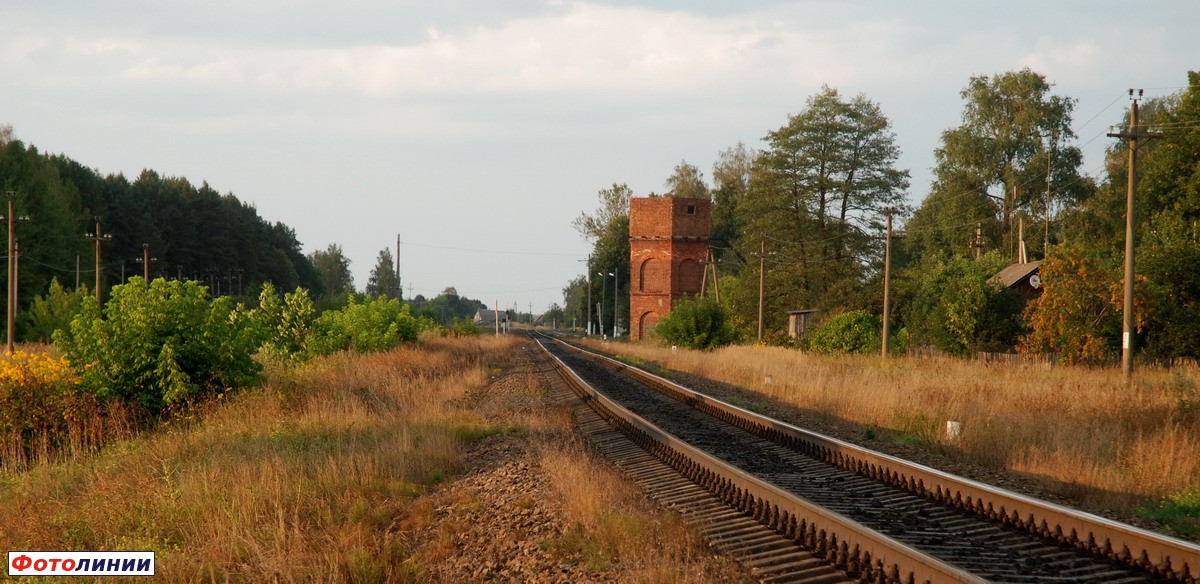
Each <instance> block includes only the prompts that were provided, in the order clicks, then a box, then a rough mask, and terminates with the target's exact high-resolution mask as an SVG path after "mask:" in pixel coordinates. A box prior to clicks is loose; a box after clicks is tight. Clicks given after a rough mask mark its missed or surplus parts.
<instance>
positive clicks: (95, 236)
mask: <svg viewBox="0 0 1200 584" xmlns="http://www.w3.org/2000/svg"><path fill="white" fill-rule="evenodd" d="M83 237H84V239H91V240H93V241H95V242H96V302H100V301H101V295H100V282H101V279H102V278H103V274H104V270H103V267H102V266H101V264H100V244H101V243H104V242H105V241H112V236H111V235H105V234H104V233H101V231H100V218H99V217H96V232H95V233H89V234H87V235H84V236H83Z"/></svg>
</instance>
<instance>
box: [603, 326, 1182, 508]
mask: <svg viewBox="0 0 1200 584" xmlns="http://www.w3.org/2000/svg"><path fill="white" fill-rule="evenodd" d="M597 346H600V345H597ZM601 348H604V349H607V350H609V351H615V352H618V353H620V354H621V355H625V356H631V357H636V358H640V359H644V360H646V361H652V362H657V363H659V364H660V365H662V366H664V367H667V368H669V369H675V370H679V371H684V372H687V373H691V374H694V375H698V376H702V377H707V378H710V379H714V380H718V381H723V382H726V383H730V384H734V385H738V386H741V387H744V388H747V389H749V390H751V391H754V392H758V393H761V394H763V395H766V396H768V397H770V398H773V399H775V400H779V401H781V402H785V403H788V404H792V405H795V406H797V407H800V408H803V409H808V410H812V411H815V412H818V413H820V414H824V415H827V416H829V417H831V418H840V419H843V420H848V421H851V422H855V423H858V424H861V425H862V426H863V427H864V428H879V429H884V430H889V431H890V434H891V435H893V436H897V437H899V439H901V440H903V441H905V442H909V443H912V444H916V445H923V446H929V447H935V448H938V449H940V450H943V451H946V452H948V453H951V454H953V455H957V456H960V457H961V458H963V459H965V460H968V461H971V462H974V463H979V464H983V465H986V466H990V467H994V468H1005V469H1009V470H1012V471H1017V472H1021V473H1027V474H1029V475H1033V476H1036V477H1039V478H1041V479H1043V480H1044V481H1045V483H1046V484H1047V486H1048V488H1050V489H1052V490H1055V491H1057V492H1059V493H1061V494H1063V495H1068V496H1072V497H1076V498H1081V499H1083V500H1085V501H1088V502H1090V503H1092V504H1095V505H1097V506H1100V507H1104V508H1111V509H1115V510H1118V511H1122V512H1131V511H1134V510H1136V509H1137V508H1138V507H1140V506H1143V505H1147V504H1152V503H1153V502H1154V501H1155V500H1158V499H1160V498H1162V497H1167V496H1172V495H1176V494H1179V493H1187V492H1189V491H1192V492H1195V491H1200V389H1198V388H1200V371H1197V370H1196V369H1194V368H1192V369H1176V370H1167V369H1161V368H1143V369H1141V370H1139V371H1138V372H1137V373H1136V376H1135V381H1134V382H1133V383H1132V384H1131V385H1130V386H1128V387H1127V386H1126V385H1125V384H1124V383H1123V382H1122V380H1121V376H1120V373H1119V372H1117V371H1114V370H1112V369H1088V368H1077V367H1056V368H1053V369H1046V368H1030V367H1014V366H1006V365H994V364H985V363H980V362H973V361H961V360H956V359H950V358H929V359H909V358H893V359H890V360H886V361H885V360H882V359H880V358H877V357H869V356H855V355H840V356H825V355H812V354H807V353H802V352H799V351H794V350H790V349H784V348H776V347H741V346H736V347H726V348H722V349H720V350H717V351H714V352H695V351H687V350H683V349H679V350H678V351H672V350H670V349H667V348H664V347H660V346H654V345H650V344H645V343H643V344H620V345H618V344H607V345H602V346H601ZM948 420H953V421H957V422H960V423H961V435H960V436H959V437H958V438H957V439H956V440H953V441H951V440H949V439H948V438H947V437H946V436H945V434H944V432H943V430H942V429H943V428H944V427H945V422H946V421H948Z"/></svg>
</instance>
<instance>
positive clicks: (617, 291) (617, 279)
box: [612, 267, 621, 339]
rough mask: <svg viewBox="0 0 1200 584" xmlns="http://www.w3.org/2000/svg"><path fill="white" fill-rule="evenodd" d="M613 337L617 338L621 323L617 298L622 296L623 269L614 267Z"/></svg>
mask: <svg viewBox="0 0 1200 584" xmlns="http://www.w3.org/2000/svg"><path fill="white" fill-rule="evenodd" d="M612 273H613V338H614V339H615V338H617V328H618V326H619V325H620V323H621V311H620V310H618V309H617V299H618V298H620V297H621V270H620V267H616V268H613V272H612Z"/></svg>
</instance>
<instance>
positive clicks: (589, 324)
mask: <svg viewBox="0 0 1200 584" xmlns="http://www.w3.org/2000/svg"><path fill="white" fill-rule="evenodd" d="M587 271H588V301H587V309H588V319H587V336H591V335H592V265H591V262H588V267H587Z"/></svg>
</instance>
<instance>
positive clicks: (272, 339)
mask: <svg viewBox="0 0 1200 584" xmlns="http://www.w3.org/2000/svg"><path fill="white" fill-rule="evenodd" d="M251 318H253V319H254V321H255V322H256V323H257V326H258V328H259V329H260V331H261V332H262V334H263V340H262V351H263V353H265V354H267V355H270V356H272V357H279V358H284V359H291V360H303V359H305V358H306V357H308V356H309V353H308V345H309V343H310V342H311V341H312V339H313V337H314V335H316V328H315V326H316V320H317V309H316V307H315V306H314V305H313V301H312V298H311V297H309V295H308V291H307V290H305V289H303V288H296V291H295V292H290V293H288V294H285V295H284V296H283V300H282V302H281V301H280V299H279V296H278V294H277V293H276V292H275V287H274V286H272V285H271V284H269V283H268V284H263V289H262V292H261V293H260V294H259V296H258V308H256V309H254V310H253V311H252V314H251Z"/></svg>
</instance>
